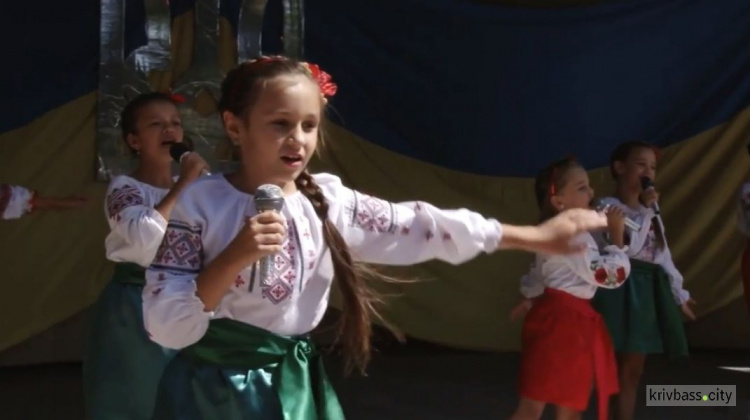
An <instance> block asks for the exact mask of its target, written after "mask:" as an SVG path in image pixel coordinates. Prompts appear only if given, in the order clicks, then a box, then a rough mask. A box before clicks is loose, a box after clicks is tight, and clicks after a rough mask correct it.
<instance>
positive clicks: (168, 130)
mask: <svg viewBox="0 0 750 420" xmlns="http://www.w3.org/2000/svg"><path fill="white" fill-rule="evenodd" d="M182 136H183V130H182V121H181V120H180V113H179V111H177V107H175V106H174V105H173V104H171V103H169V102H164V101H160V102H151V103H149V104H147V105H145V106H143V107H142V108H141V109H140V110H139V111H138V118H137V120H136V130H135V133H134V134H129V135H128V138H127V142H128V144H129V145H130V147H131V148H133V149H135V150H137V151H138V153H139V155H140V157H141V159H146V160H156V161H165V162H171V160H172V158H171V156H170V155H169V148H170V146H171V145H172V144H173V143H181V142H182Z"/></svg>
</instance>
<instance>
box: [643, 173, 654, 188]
mask: <svg viewBox="0 0 750 420" xmlns="http://www.w3.org/2000/svg"><path fill="white" fill-rule="evenodd" d="M653 187H654V181H652V180H651V178H649V177H647V176H644V177H641V189H642V190H644V191H645V190H647V189H649V188H653Z"/></svg>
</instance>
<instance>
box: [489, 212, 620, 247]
mask: <svg viewBox="0 0 750 420" xmlns="http://www.w3.org/2000/svg"><path fill="white" fill-rule="evenodd" d="M606 227H607V217H606V216H605V215H604V214H601V213H598V212H596V211H594V210H585V209H571V210H566V211H564V212H562V213H560V214H558V215H557V216H555V217H553V218H552V219H549V220H547V221H546V222H544V223H542V224H541V225H539V226H513V225H503V237H502V240H501V241H500V249H522V250H525V251H529V252H543V253H547V254H572V253H575V252H580V251H583V250H584V249H585V247H586V246H585V244H571V239H573V238H574V237H575V236H577V235H578V234H580V233H583V232H588V231H592V230H599V229H603V228H606Z"/></svg>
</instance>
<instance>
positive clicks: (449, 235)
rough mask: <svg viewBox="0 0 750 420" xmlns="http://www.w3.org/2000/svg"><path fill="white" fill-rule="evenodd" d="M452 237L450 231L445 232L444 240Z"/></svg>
mask: <svg viewBox="0 0 750 420" xmlns="http://www.w3.org/2000/svg"><path fill="white" fill-rule="evenodd" d="M451 239H452V237H451V234H450V233H444V234H443V240H444V241H450V240H451Z"/></svg>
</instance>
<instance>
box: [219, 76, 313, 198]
mask: <svg viewBox="0 0 750 420" xmlns="http://www.w3.org/2000/svg"><path fill="white" fill-rule="evenodd" d="M322 108H323V106H322V102H321V96H320V90H319V89H318V86H317V85H315V83H314V82H313V81H312V80H310V78H308V77H305V76H301V75H294V76H280V77H277V78H274V79H271V80H269V81H267V82H266V84H265V86H264V87H263V88H262V91H261V92H260V95H259V96H258V99H257V101H256V102H255V104H254V105H253V106H252V108H251V109H250V112H249V114H248V116H247V118H246V120H247V122H244V121H242V120H240V119H239V118H237V117H235V116H233V115H231V113H225V117H224V118H225V123H227V130H228V132H229V133H230V136H231V135H234V136H235V138H237V139H238V140H239V144H240V148H241V151H242V163H243V167H244V169H245V170H247V171H250V172H252V173H253V174H255V175H256V177H257V178H256V179H258V180H260V181H261V182H263V183H274V184H277V185H284V184H287V183H290V182H294V180H295V179H296V178H297V176H298V175H299V174H300V173H301V172H302V171H303V170H304V169H305V167H306V166H307V163H308V162H309V161H310V157H312V155H313V153H314V152H315V148H316V146H317V144H318V129H319V126H320V123H321V112H322ZM227 114H229V115H227Z"/></svg>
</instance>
